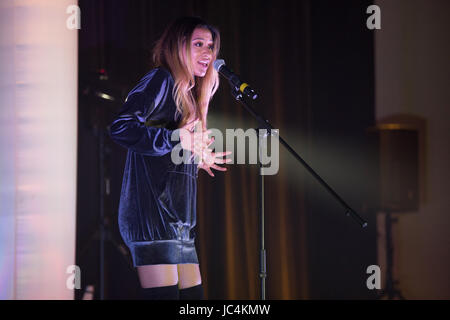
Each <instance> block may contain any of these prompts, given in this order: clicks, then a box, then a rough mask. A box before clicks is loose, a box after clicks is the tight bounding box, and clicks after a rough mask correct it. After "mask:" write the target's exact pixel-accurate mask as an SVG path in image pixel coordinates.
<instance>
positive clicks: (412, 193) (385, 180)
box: [378, 126, 419, 212]
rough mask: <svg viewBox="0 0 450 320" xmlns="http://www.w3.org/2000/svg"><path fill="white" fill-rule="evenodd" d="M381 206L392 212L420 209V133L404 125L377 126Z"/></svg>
mask: <svg viewBox="0 0 450 320" xmlns="http://www.w3.org/2000/svg"><path fill="white" fill-rule="evenodd" d="M378 136H379V146H380V189H381V190H380V191H381V193H380V198H381V199H380V200H381V208H382V209H385V210H389V211H390V212H411V211H417V210H418V209H419V134H418V130H416V129H408V128H407V127H403V128H402V126H384V127H383V126H381V127H379V128H378Z"/></svg>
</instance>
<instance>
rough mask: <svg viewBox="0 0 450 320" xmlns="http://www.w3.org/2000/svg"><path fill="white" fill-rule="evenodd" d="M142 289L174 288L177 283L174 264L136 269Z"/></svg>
mask: <svg viewBox="0 0 450 320" xmlns="http://www.w3.org/2000/svg"><path fill="white" fill-rule="evenodd" d="M137 272H138V275H139V281H140V283H141V287H142V288H155V287H166V286H174V285H176V284H177V283H178V272H177V265H176V264H156V265H148V266H140V267H137Z"/></svg>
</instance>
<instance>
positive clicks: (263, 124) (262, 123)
mask: <svg viewBox="0 0 450 320" xmlns="http://www.w3.org/2000/svg"><path fill="white" fill-rule="evenodd" d="M230 85H231V88H232V89H231V95H232V96H233V97H234V98H235V99H236V100H237V101H239V102H240V103H241V104H242V105H243V106H244V108H245V109H246V110H247V111H248V112H249V113H250V114H251V115H252V116H253V117H254V118H255V119H256V120H257V121H258V124H259V127H258V128H257V129H255V130H257V131H258V132H260V134H259V135H258V136H259V139H258V142H259V145H258V150H259V149H260V146H261V145H263V146H267V144H266V143H263V142H264V140H263V139H267V136H268V135H272V134H273V133H272V130H273V129H274V128H273V127H272V125H271V124H270V123H269V122H268V121H267V120H265V119H264V118H263V117H262V116H261V115H259V114H258V113H257V112H256V111H255V110H254V109H253V108H252V107H251V106H250V105H249V104H248V103H247V102H246V101H245V100H244V97H243V95H242V93H241V91H240V90H239V88H238V87H236V86H235V85H234V84H233V83H232V82H231V81H230ZM261 129H266V130H267V134H264V132H263V133H262V134H261ZM278 139H279V141H280V142H281V144H282V145H283V146H284V147H285V148H286V149H287V150H288V151H289V152H290V153H291V154H292V155H293V156H294V158H295V159H297V161H298V162H300V163H301V164H302V165H303V166H304V167H305V169H306V170H308V172H309V173H311V174H312V175H313V177H314V178H316V180H317V181H318V182H319V183H320V184H321V185H322V186H323V187H325V189H326V190H327V191H328V192H329V193H330V194H331V195H332V196H333V197H334V198H335V199H336V200H337V201H338V202H339V203H340V204H341V205H342V206H343V207H344V209H345V215H346V216H351V217H352V218H353V219H354V220H355V221H356V222H357V223H358V224H359V225H360V226H361V227H362V228H365V227H366V226H367V222H366V221H365V220H364V219H362V218H361V217H360V216H359V215H358V214H357V213H356V212H355V211H354V210H353V209H352V208H351V207H350V206H349V205H348V204H347V203H346V202H345V201H344V200H343V199H342V198H341V197H340V196H339V195H338V194H337V193H336V192H335V191H334V190H333V189H332V188H331V187H330V186H329V185H328V184H327V183H326V182H325V181H324V180H323V179H322V178H321V177H320V176H319V175H318V174H317V173H316V172H315V171H314V170H313V169H312V168H311V167H310V166H309V165H308V164H307V163H306V161H305V160H303V159H302V158H301V157H300V156H299V155H298V154H297V152H295V150H294V149H292V148H291V146H289V144H288V143H287V142H286V141H284V139H283V138H282V137H281V136H279V135H278ZM259 156H260V159H261V154H260V155H259ZM263 168H264V167H263V165H262V163H261V162H260V175H259V179H258V185H259V199H258V200H259V203H260V206H259V212H260V272H259V277H260V278H261V300H265V299H266V278H267V268H266V257H267V255H266V249H265V246H264V245H265V243H264V237H265V235H264V175H263Z"/></svg>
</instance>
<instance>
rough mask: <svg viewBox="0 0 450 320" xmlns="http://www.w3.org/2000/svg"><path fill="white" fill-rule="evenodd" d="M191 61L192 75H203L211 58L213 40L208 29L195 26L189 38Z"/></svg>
mask: <svg viewBox="0 0 450 320" xmlns="http://www.w3.org/2000/svg"><path fill="white" fill-rule="evenodd" d="M191 39H192V40H191V63H192V67H193V69H194V75H195V76H197V77H204V76H205V74H206V71H207V70H208V68H209V66H210V65H211V62H212V58H213V48H214V42H213V40H212V35H211V32H210V31H209V30H208V29H201V28H196V29H195V30H194V32H193V33H192V38H191Z"/></svg>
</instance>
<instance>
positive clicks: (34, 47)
mask: <svg viewBox="0 0 450 320" xmlns="http://www.w3.org/2000/svg"><path fill="white" fill-rule="evenodd" d="M73 4H77V1H74V0H71V1H69V0H67V1H65V0H58V1H55V0H22V1H20V0H16V1H12V0H2V1H0V30H1V31H0V32H1V37H0V69H1V72H0V74H1V75H0V110H1V112H0V299H73V294H74V292H73V290H69V289H68V288H67V286H66V281H67V278H68V277H69V276H70V275H69V274H67V273H66V269H67V267H68V266H69V265H73V264H75V263H74V262H75V221H76V220H75V209H76V204H75V201H76V152H77V68H78V34H77V30H76V29H75V30H69V29H68V28H67V25H66V21H67V19H68V17H69V16H70V14H68V13H66V9H67V7H68V6H70V5H73Z"/></svg>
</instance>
